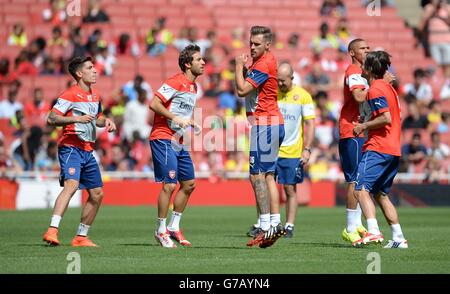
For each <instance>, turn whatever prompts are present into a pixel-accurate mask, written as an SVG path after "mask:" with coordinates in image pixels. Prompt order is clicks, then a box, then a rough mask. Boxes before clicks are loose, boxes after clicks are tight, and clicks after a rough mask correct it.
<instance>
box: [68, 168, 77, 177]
mask: <svg viewBox="0 0 450 294" xmlns="http://www.w3.org/2000/svg"><path fill="white" fill-rule="evenodd" d="M75 171H76V170H75V168H74V167H69V175H71V176H73V175H74V174H75Z"/></svg>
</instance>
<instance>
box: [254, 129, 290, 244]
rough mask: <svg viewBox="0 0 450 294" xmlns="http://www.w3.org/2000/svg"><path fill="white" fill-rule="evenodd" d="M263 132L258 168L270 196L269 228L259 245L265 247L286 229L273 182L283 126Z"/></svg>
mask: <svg viewBox="0 0 450 294" xmlns="http://www.w3.org/2000/svg"><path fill="white" fill-rule="evenodd" d="M263 129H264V132H261V133H260V138H259V140H260V142H259V144H258V146H259V147H260V149H259V153H260V154H261V156H260V168H261V170H262V171H263V172H264V173H265V181H266V184H267V189H268V192H269V198H270V200H271V201H270V206H271V207H270V223H271V226H270V229H269V230H268V231H265V233H264V239H263V242H261V243H260V244H259V247H261V248H265V247H269V246H272V245H273V244H274V243H275V242H276V241H277V240H278V239H279V238H280V237H281V236H284V235H286V230H285V228H284V226H283V225H282V224H281V217H280V202H279V201H280V196H279V191H278V187H277V183H276V182H275V177H274V174H275V172H276V170H277V160H278V152H279V149H280V145H281V143H282V142H283V139H284V126H283V125H274V126H267V127H265V128H263Z"/></svg>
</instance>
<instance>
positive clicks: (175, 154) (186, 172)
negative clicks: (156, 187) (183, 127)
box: [150, 140, 195, 184]
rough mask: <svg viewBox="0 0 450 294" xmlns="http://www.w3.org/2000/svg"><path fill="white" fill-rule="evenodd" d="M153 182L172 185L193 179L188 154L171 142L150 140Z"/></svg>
mask: <svg viewBox="0 0 450 294" xmlns="http://www.w3.org/2000/svg"><path fill="white" fill-rule="evenodd" d="M150 148H151V150H152V158H153V168H154V170H155V181H156V182H163V183H173V184H175V183H176V182H177V181H180V182H182V181H188V180H192V179H195V174H194V164H193V163H192V159H191V156H190V155H189V152H188V151H186V150H185V149H184V147H183V146H182V145H180V144H177V143H175V142H173V141H171V140H151V141H150Z"/></svg>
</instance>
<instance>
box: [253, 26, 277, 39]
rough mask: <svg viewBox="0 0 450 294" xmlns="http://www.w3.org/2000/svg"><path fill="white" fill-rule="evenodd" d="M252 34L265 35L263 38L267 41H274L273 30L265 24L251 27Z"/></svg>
mask: <svg viewBox="0 0 450 294" xmlns="http://www.w3.org/2000/svg"><path fill="white" fill-rule="evenodd" d="M250 35H251V36H256V35H263V38H264V40H265V41H267V42H272V38H273V34H272V30H271V29H270V28H268V27H263V26H253V27H252V28H251V29H250Z"/></svg>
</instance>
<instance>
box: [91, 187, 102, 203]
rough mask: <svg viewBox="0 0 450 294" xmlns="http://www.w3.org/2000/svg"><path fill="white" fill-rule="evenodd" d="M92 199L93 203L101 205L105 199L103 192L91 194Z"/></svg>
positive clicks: (97, 191)
mask: <svg viewBox="0 0 450 294" xmlns="http://www.w3.org/2000/svg"><path fill="white" fill-rule="evenodd" d="M91 198H92V200H93V201H95V202H98V203H100V202H101V201H102V199H103V190H101V189H99V190H96V191H94V192H93V193H91Z"/></svg>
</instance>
